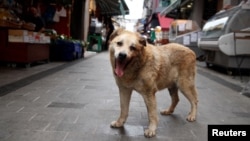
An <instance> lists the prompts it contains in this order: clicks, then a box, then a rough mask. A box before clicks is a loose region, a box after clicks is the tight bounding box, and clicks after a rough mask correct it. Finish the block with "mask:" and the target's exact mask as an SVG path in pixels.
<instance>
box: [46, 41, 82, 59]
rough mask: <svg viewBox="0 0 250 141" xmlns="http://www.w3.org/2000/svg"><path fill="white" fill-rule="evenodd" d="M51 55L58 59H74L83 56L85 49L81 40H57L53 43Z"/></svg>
mask: <svg viewBox="0 0 250 141" xmlns="http://www.w3.org/2000/svg"><path fill="white" fill-rule="evenodd" d="M52 50H53V52H52V53H53V54H51V57H52V58H53V57H54V58H55V59H54V60H57V61H72V60H75V59H79V58H82V57H83V49H82V45H81V43H80V42H74V41H67V40H56V41H55V43H54V45H53V49H52Z"/></svg>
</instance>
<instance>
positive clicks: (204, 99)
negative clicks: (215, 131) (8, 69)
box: [0, 52, 250, 141]
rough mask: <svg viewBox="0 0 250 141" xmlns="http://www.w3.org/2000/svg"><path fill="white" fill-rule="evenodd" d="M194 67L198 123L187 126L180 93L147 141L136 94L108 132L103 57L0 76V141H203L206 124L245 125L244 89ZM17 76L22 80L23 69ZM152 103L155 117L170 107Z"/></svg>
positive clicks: (249, 120) (111, 99) (110, 85)
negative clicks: (123, 120)
mask: <svg viewBox="0 0 250 141" xmlns="http://www.w3.org/2000/svg"><path fill="white" fill-rule="evenodd" d="M49 65H51V64H50V63H48V64H47V66H49ZM45 66H46V65H45ZM197 66H198V67H197V75H196V85H197V90H198V99H199V103H198V115H197V120H196V121H195V122H192V123H190V122H187V121H186V116H187V114H188V112H189V106H190V105H189V103H188V101H187V100H186V98H184V97H183V95H182V94H181V93H179V95H180V102H179V105H178V106H177V108H176V110H175V112H174V113H173V114H172V115H170V116H162V115H160V112H158V116H159V126H158V129H157V135H156V137H153V138H151V139H147V138H145V137H144V129H145V128H146V127H147V124H148V118H147V111H146V107H145V105H144V102H143V99H142V97H141V96H140V95H139V94H137V93H136V92H134V94H133V95H132V98H131V104H130V112H129V117H128V120H127V123H126V124H125V126H124V128H121V129H113V128H110V123H111V121H113V120H116V118H117V117H118V115H119V112H120V108H119V107H120V105H119V104H120V100H119V94H118V88H117V86H116V84H115V81H114V78H113V76H112V71H111V66H110V62H109V54H108V52H102V53H98V54H96V55H92V56H90V57H87V58H84V59H80V60H76V61H73V62H69V63H65V64H57V66H55V67H54V68H51V66H49V68H47V70H46V69H44V70H43V71H41V72H36V73H34V74H32V73H29V74H32V75H31V76H27V77H25V78H20V79H19V80H15V81H10V80H8V78H11V77H3V76H1V75H3V73H0V79H2V78H4V79H6V81H7V82H9V85H7V84H3V85H2V86H0V113H1V116H0V141H87V140H93V141H134V140H136V141H144V140H150V141H206V140H207V131H208V129H207V128H208V125H210V124H223V125H227V124H229V125H231V124H237V125H239V124H244V125H245V124H246V125H249V124H250V110H249V109H250V98H249V97H247V96H245V95H241V94H240V91H241V89H242V87H244V84H243V83H241V82H240V80H237V79H238V78H237V79H234V80H233V79H231V77H232V76H225V75H221V74H218V73H216V72H214V71H211V70H209V69H207V68H206V67H204V66H203V65H202V64H200V63H197ZM34 68H35V67H34ZM32 69H33V68H32V67H31V68H30V70H32ZM34 70H35V69H34ZM0 71H1V70H0ZM20 71H22V73H23V74H25V72H26V71H28V69H27V70H22V69H20ZM247 79H249V78H247ZM1 81H2V80H1ZM157 102H158V111H160V110H162V109H164V108H166V107H168V106H169V104H170V96H169V94H168V91H167V90H163V91H160V92H158V93H157Z"/></svg>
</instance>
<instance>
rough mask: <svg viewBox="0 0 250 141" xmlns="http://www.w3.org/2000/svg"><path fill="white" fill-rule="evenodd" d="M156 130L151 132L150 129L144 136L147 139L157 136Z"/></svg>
mask: <svg viewBox="0 0 250 141" xmlns="http://www.w3.org/2000/svg"><path fill="white" fill-rule="evenodd" d="M155 134H156V133H155V130H150V129H146V130H145V132H144V136H145V137H147V138H152V137H154V136H155Z"/></svg>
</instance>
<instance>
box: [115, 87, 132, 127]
mask: <svg viewBox="0 0 250 141" xmlns="http://www.w3.org/2000/svg"><path fill="white" fill-rule="evenodd" d="M119 92H120V108H121V113H120V117H119V118H118V119H117V120H116V121H113V122H111V125H110V126H111V127H114V128H118V127H122V126H123V124H124V123H125V122H126V120H127V117H128V112H129V103H130V98H131V94H132V90H131V89H126V88H122V87H119Z"/></svg>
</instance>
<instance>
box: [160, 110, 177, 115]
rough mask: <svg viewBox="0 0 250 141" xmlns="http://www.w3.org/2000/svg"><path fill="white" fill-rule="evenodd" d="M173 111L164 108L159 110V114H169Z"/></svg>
mask: <svg viewBox="0 0 250 141" xmlns="http://www.w3.org/2000/svg"><path fill="white" fill-rule="evenodd" d="M173 112H174V111H170V110H164V111H161V112H160V113H161V115H171V114H172V113H173Z"/></svg>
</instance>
